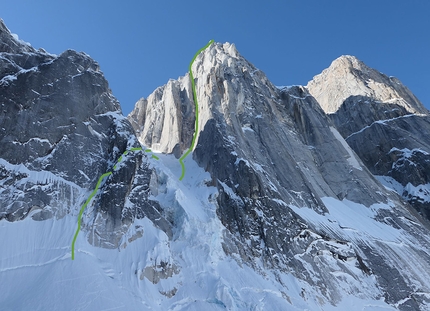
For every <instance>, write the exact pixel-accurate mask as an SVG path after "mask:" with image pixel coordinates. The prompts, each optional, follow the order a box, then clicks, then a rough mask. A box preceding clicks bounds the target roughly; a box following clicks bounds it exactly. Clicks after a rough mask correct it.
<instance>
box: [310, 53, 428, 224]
mask: <svg viewBox="0 0 430 311" xmlns="http://www.w3.org/2000/svg"><path fill="white" fill-rule="evenodd" d="M308 89H309V91H310V93H311V94H313V95H314V96H315V98H316V99H317V100H318V102H319V103H320V104H321V107H322V108H323V109H324V110H325V111H326V112H327V113H329V114H328V116H329V117H330V119H331V120H332V121H333V123H334V124H335V126H336V128H337V129H338V130H339V132H340V133H341V134H342V136H343V137H344V138H345V140H346V141H347V142H348V144H349V145H350V146H351V148H352V149H353V150H354V151H355V152H356V154H357V155H358V156H359V157H360V159H361V160H362V161H363V163H364V164H365V165H366V166H367V168H368V169H369V170H370V171H371V172H372V173H373V174H374V175H376V176H378V179H380V181H381V182H382V183H383V184H385V185H386V186H388V187H390V188H393V189H394V190H396V192H398V194H399V195H401V196H402V197H403V198H404V199H405V200H407V201H408V202H410V203H411V204H412V206H414V207H415V208H416V209H417V210H418V211H419V212H420V213H421V214H422V215H424V216H425V217H426V218H427V219H430V183H429V179H430V170H429V163H430V140H429V137H430V135H429V134H430V115H429V113H428V111H427V109H426V108H425V107H424V106H423V105H422V104H421V102H420V101H419V100H418V99H417V98H416V97H415V96H414V95H413V94H412V93H411V92H410V91H409V90H408V89H407V88H406V87H405V86H404V85H403V84H402V83H401V82H400V81H399V80H398V79H397V78H394V77H387V76H385V75H384V74H382V73H379V72H378V71H376V70H374V69H371V68H369V67H367V66H366V65H364V64H363V63H362V62H361V61H359V60H357V59H356V58H354V57H352V56H342V57H340V58H339V59H337V60H335V61H334V62H333V63H332V64H331V66H330V67H329V68H328V69H326V70H324V71H323V72H322V73H321V74H320V75H318V76H316V77H314V79H313V80H312V81H310V82H309V83H308Z"/></svg>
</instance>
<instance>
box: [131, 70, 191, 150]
mask: <svg viewBox="0 0 430 311" xmlns="http://www.w3.org/2000/svg"><path fill="white" fill-rule="evenodd" d="M194 107H195V105H194V101H193V96H192V91H191V82H190V79H189V77H188V75H187V76H185V77H183V78H180V79H179V80H178V81H175V80H170V81H169V82H168V83H167V84H166V85H164V86H161V87H159V88H157V89H156V90H155V91H154V93H152V94H151V95H149V97H148V98H147V99H144V98H142V99H140V100H139V101H138V102H137V103H136V106H135V108H134V110H133V111H132V112H131V113H130V115H129V116H128V119H129V121H130V123H131V124H132V126H133V128H134V130H135V131H136V135H137V137H138V139H139V141H140V143H141V144H142V145H144V146H147V147H149V148H151V149H152V150H157V151H160V152H164V153H173V154H174V155H175V156H176V157H177V158H179V157H180V155H181V154H182V152H183V151H184V150H185V149H187V148H188V147H189V146H190V145H191V140H192V138H193V133H194V122H195V108H194Z"/></svg>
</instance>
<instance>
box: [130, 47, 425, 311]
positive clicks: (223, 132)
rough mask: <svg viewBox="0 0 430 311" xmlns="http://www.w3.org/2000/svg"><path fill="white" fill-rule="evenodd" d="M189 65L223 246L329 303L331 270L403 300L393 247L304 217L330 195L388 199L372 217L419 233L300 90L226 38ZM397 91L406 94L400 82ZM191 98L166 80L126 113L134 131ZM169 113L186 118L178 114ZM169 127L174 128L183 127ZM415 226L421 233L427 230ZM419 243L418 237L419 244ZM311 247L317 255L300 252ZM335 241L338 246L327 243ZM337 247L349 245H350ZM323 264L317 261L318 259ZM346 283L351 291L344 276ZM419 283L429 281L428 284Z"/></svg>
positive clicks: (200, 151)
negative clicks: (278, 83)
mask: <svg viewBox="0 0 430 311" xmlns="http://www.w3.org/2000/svg"><path fill="white" fill-rule="evenodd" d="M350 61H351V60H350V59H348V62H350ZM192 70H193V74H194V76H195V79H196V93H197V98H198V104H199V125H198V133H197V144H196V146H195V149H194V152H193V158H194V159H195V161H196V162H197V163H198V164H199V165H200V166H202V167H203V168H204V169H205V170H207V171H208V172H210V174H211V177H212V184H213V185H215V186H216V187H217V189H218V193H219V194H218V197H217V204H218V208H217V214H218V217H219V218H220V220H221V222H222V224H223V225H224V226H225V227H226V228H227V231H226V232H225V239H224V244H223V245H224V246H223V247H224V251H225V252H226V253H227V254H230V255H231V256H234V257H236V258H238V256H240V258H241V260H244V261H246V262H248V263H251V264H254V265H255V266H257V264H256V262H260V260H261V261H262V262H264V264H265V265H267V266H268V267H276V269H279V271H284V272H285V271H288V272H291V273H293V274H294V275H297V276H299V275H301V277H300V278H304V279H305V280H306V282H308V283H309V284H312V286H314V288H318V290H317V292H318V293H319V294H320V295H322V296H324V297H326V298H327V299H329V300H330V301H332V302H335V301H336V300H337V299H339V297H340V296H341V295H342V294H341V291H339V288H338V281H339V280H338V279H333V278H332V277H331V275H332V273H335V272H334V271H335V270H336V271H342V273H345V275H349V277H352V278H357V277H359V278H360V277H363V275H368V274H374V275H375V276H376V278H377V282H376V283H377V284H378V285H376V286H377V287H379V288H380V289H382V290H383V292H385V294H384V295H385V298H386V300H387V301H389V302H394V301H399V300H400V299H401V298H400V297H403V296H404V293H402V294H400V292H399V291H398V290H399V286H400V287H404V288H408V289H407V290H406V291H407V292H410V291H411V290H412V289H411V287H409V286H410V285H408V284H410V282H412V279H413V278H415V277H416V275H415V276H413V277H412V278H409V277H406V276H405V275H404V274H403V273H402V269H401V267H400V266H397V265H395V266H393V263H392V259H390V258H394V257H395V256H396V255H395V253H396V250H395V249H393V248H391V247H389V246H387V245H381V244H380V243H379V242H378V237H377V236H376V235H372V234H371V233H369V234H365V236H366V237H365V238H364V236H362V237H361V238H356V237H351V236H349V235H346V234H345V232H346V231H344V230H343V229H341V230H338V229H334V228H332V227H331V226H328V227H326V226H325V225H321V224H320V223H318V222H317V223H315V222H313V221H310V219H309V214H307V213H305V212H304V211H305V210H308V211H309V210H310V211H313V212H312V213H314V215H326V213H331V211H330V210H331V207H332V206H331V204H330V200H328V201H327V197H331V198H336V199H338V200H344V201H347V202H360V203H361V204H364V205H366V206H376V205H377V204H380V203H382V204H386V203H387V204H389V205H391V206H392V207H393V208H392V209H390V210H385V209H384V210H380V211H378V212H376V214H375V219H379V220H377V222H379V221H382V219H387V217H388V218H390V219H394V222H393V223H392V224H391V225H393V226H395V227H397V226H398V228H404V230H406V231H408V232H409V233H408V234H411V237H412V236H414V237H413V238H412V239H413V240H415V239H416V238H418V236H417V235H416V233H414V232H413V231H414V230H415V229H414V230H413V231H411V230H410V229H408V226H409V225H408V224H406V223H404V222H402V221H401V219H402V218H403V217H410V216H411V214H410V211H408V210H407V208H405V206H406V205H404V204H403V203H401V202H400V201H399V199H398V197H397V196H395V195H394V194H392V193H391V192H389V191H387V190H386V189H385V188H384V187H383V186H381V185H380V184H379V183H378V182H377V181H376V180H375V178H374V177H373V175H372V174H371V173H370V172H369V171H368V169H367V168H366V166H365V165H363V164H362V162H361V160H360V158H359V157H357V156H356V154H355V153H354V151H352V150H351V148H350V147H349V146H348V144H347V143H346V142H345V141H344V139H343V138H342V136H341V134H340V133H339V132H338V130H336V128H335V127H334V124H333V122H332V121H331V120H330V118H329V117H328V116H327V115H326V113H325V112H324V110H323V109H321V107H320V105H319V104H318V102H317V101H316V100H315V98H314V97H313V96H312V95H311V94H310V93H309V92H308V91H307V89H306V88H304V87H292V88H285V89H281V90H279V89H277V88H276V87H274V86H273V85H272V84H271V83H270V81H268V79H267V78H266V76H265V75H264V73H262V72H261V71H259V70H258V69H256V68H255V67H254V66H253V65H252V64H250V63H249V62H248V61H246V60H245V59H244V58H243V57H242V56H241V55H240V54H239V53H238V52H237V50H236V49H235V47H234V45H231V44H228V43H226V44H212V45H211V46H210V47H209V48H208V49H206V50H205V51H204V52H203V53H202V54H201V55H199V56H198V57H197V59H196V61H195V62H194V64H193V68H192ZM378 83H379V82H378ZM381 83H382V82H381ZM169 85H175V89H173V88H172V87H170V90H171V91H169V92H173V94H169V93H166V90H168V89H169ZM375 85H376V84H375ZM378 87H380V88H385V86H380V85H378ZM161 92H162V95H160V94H161ZM181 92H182V93H181ZM369 92H370V91H369ZM373 92H374V90H373ZM397 92H398V93H400V92H406V91H404V89H403V88H398V90H397ZM179 93H181V94H184V96H183V97H182V99H181V102H180V103H179V102H178V100H179V98H180V97H178V96H175V94H179ZM190 96H191V94H190V91H189V80H188V78H182V79H179V80H178V81H169V83H168V84H167V86H165V87H163V88H160V89H157V90H156V91H155V92H154V94H152V95H151V96H150V97H149V99H148V100H141V101H140V102H138V103H137V104H136V108H135V110H134V111H133V112H132V113H131V114H130V115H129V119H130V121H131V123H132V124H133V126H134V127H135V129H136V130H137V131H139V130H141V129H142V128H146V127H147V124H151V126H152V127H153V128H163V125H162V124H160V122H165V120H166V118H165V115H166V112H165V111H167V110H169V109H171V108H170V107H175V106H176V107H184V106H185V107H186V108H184V111H187V112H189V111H192V108H191V105H192V100H191V99H190ZM387 96H389V95H387ZM396 96H397V95H396ZM154 98H158V99H159V100H158V101H157V104H158V106H160V107H161V108H158V111H160V112H158V111H155V112H154V111H151V113H152V114H151V115H149V113H148V112H149V110H148V109H147V107H149V102H154ZM175 98H176V99H175ZM390 98H391V97H390ZM401 103H402V105H403V106H404V107H406V108H405V110H406V109H415V110H414V111H416V110H419V111H421V110H422V108H421V107H420V106H418V104H417V103H415V102H414V103H412V104H411V105H409V106H408V103H404V102H403V101H401ZM145 107H146V109H145ZM163 107H164V108H163ZM142 111H145V112H144V113H142ZM143 115H145V116H146V118H145V121H144V124H142V123H141V122H140V121H139V117H138V116H143ZM169 116H173V117H174V118H175V117H176V118H177V119H181V118H185V117H188V116H187V115H185V114H183V113H182V112H179V111H178V110H177V112H176V113H175V112H174V113H169ZM188 118H189V117H188ZM142 119H143V117H142ZM169 120H170V121H169V123H168V125H167V126H168V127H170V125H171V124H180V122H179V121H178V120H174V119H171V118H170V119H169ZM175 128H176V129H177V130H178V131H179V130H180V129H181V127H180V126H175ZM190 128H191V127H188V128H183V127H182V130H183V132H182V134H178V135H173V136H172V137H170V139H171V140H172V141H169V142H168V143H169V144H171V145H179V146H183V147H186V145H184V144H183V143H184V142H183V141H181V139H180V138H179V137H190V136H191V133H189V132H188V131H189V129H190ZM140 137H141V142H142V143H143V144H146V146H147V147H150V148H155V149H157V146H158V145H155V144H153V143H151V142H150V140H145V139H142V136H140ZM144 137H147V136H144ZM157 144H161V145H166V144H167V142H166V141H162V140H161V141H159V142H158V141H157ZM183 147H182V148H183ZM165 150H168V149H165ZM172 152H173V149H172ZM318 217H319V216H318ZM322 217H323V216H322ZM413 217H414V216H413ZM383 222H384V221H383ZM339 225H340V226H341V228H342V225H341V224H339ZM385 225H386V224H385V223H384V226H385ZM391 225H389V226H391ZM345 230H346V229H345ZM402 230H403V229H402ZM419 230H420V232H421V233H422V234H424V235H426V236H427V234H428V233H427V231H426V230H425V229H424V228H421V229H419ZM418 239H419V240H420V242H419V243H425V244H426V242H424V241H422V240H421V239H420V238H418ZM333 241H334V242H333ZM340 241H344V242H340ZM364 241H365V242H364ZM331 243H334V244H331ZM342 243H345V244H342ZM408 243H409V242H408ZM310 245H312V248H313V249H314V250H315V254H313V253H312V252H311V253H308V252H307V251H305V252H303V249H304V248H305V249H306V248H307V247H310ZM333 245H336V246H335V247H334V248H332V246H333ZM341 245H348V247H347V248H348V249H349V250H348V251H346V249H344V248H343V247H342V246H341ZM412 245H413V243H412V244H410V243H409V246H408V252H410V254H411V256H412V257H414V258H419V257H420V256H421V255H422V254H420V252H419V251H418V252H416V251H415V250H413V246H412ZM426 247H427V246H426ZM376 249H379V250H378V252H380V250H383V252H384V253H385V254H386V255H384V256H383V257H379V256H375V250H376ZM317 254H318V255H317ZM324 254H330V255H329V257H330V258H332V257H333V256H334V257H335V258H336V259H335V261H334V262H333V263H330V264H329V262H330V261H331V259H329V258H328V257H325V255H324ZM313 256H317V257H318V260H316V258H317V257H313ZM393 256H394V257H393ZM345 258H350V259H351V260H353V261H354V262H355V263H356V264H355V268H357V269H358V270H357V271H360V272H357V271H352V270H351V269H349V268H348V267H346V266H345V265H344V262H343V260H344V259H345ZM320 260H321V262H324V264H322V265H320V264H319V263H317V262H320ZM426 260H428V258H427V259H426ZM331 264H333V266H330V265H331ZM306 267H307V268H306ZM335 267H336V268H335ZM333 269H334V270H333ZM309 271H312V272H309ZM357 273H358V274H357ZM387 273H388V274H390V278H391V277H392V278H399V279H402V281H401V285H399V284H400V283H396V284H393V283H391V282H387V281H386V280H384V278H385V277H386V275H387ZM359 275H360V276H359ZM322 280H324V281H322ZM344 282H346V283H348V284H349V285H348V286H352V287H353V285H352V284H351V283H349V282H348V281H347V280H346V279H345V280H344ZM420 284H421V285H420V286H424V287H425V288H427V286H428V284H426V283H425V282H421V283H420ZM354 290H355V289H354ZM420 299H421V298H420ZM419 304H420V302H418V303H417V302H413V301H408V302H407V303H405V304H404V306H403V307H404V309H405V310H408V308H412V309H413V308H415V307H417V306H418V305H419Z"/></svg>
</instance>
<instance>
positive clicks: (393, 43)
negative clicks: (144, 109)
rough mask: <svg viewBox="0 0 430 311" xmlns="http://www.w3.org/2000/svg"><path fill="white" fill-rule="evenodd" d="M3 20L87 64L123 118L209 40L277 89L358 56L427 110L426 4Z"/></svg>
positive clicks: (94, 6)
mask: <svg viewBox="0 0 430 311" xmlns="http://www.w3.org/2000/svg"><path fill="white" fill-rule="evenodd" d="M0 17H1V18H3V19H4V21H5V23H6V25H7V26H8V28H9V29H10V30H11V31H12V32H13V33H16V34H18V35H19V37H20V38H21V39H23V40H24V41H27V42H30V43H31V44H32V45H33V46H34V47H35V48H39V47H43V48H45V49H46V50H47V51H48V52H51V53H55V54H60V53H61V52H63V51H64V50H66V49H69V48H70V49H74V50H77V51H84V52H86V53H88V54H89V55H91V56H92V57H93V58H94V59H95V60H96V61H98V62H99V64H100V66H101V69H102V71H103V72H104V74H105V76H106V78H107V79H108V81H109V84H110V87H111V89H112V90H113V93H114V95H115V96H116V97H117V98H118V99H119V101H120V102H121V105H122V109H123V112H124V114H128V113H129V112H130V111H131V110H132V109H133V107H134V104H135V102H136V101H137V100H138V99H139V98H140V97H147V96H148V95H149V94H150V93H151V92H152V91H153V90H154V89H155V88H156V87H158V86H160V85H163V84H165V83H166V82H167V81H168V79H170V78H173V79H176V78H177V77H179V76H182V75H184V74H185V73H186V72H187V69H188V64H189V62H190V61H191V59H192V57H193V56H194V53H195V52H196V51H197V50H198V49H199V48H201V47H202V46H204V45H205V44H206V43H207V42H208V41H209V40H210V39H214V40H215V41H218V42H233V43H235V44H236V47H237V49H238V50H239V52H240V53H241V54H242V55H243V56H245V57H246V58H247V59H248V60H249V61H251V62H252V63H253V64H254V65H255V66H256V67H258V68H259V69H261V70H262V71H264V72H265V73H266V74H267V76H268V77H269V79H270V80H271V81H272V82H273V83H274V84H275V85H291V84H306V83H307V82H308V81H309V80H310V79H312V77H313V76H314V75H316V74H318V73H320V72H321V71H322V70H323V69H324V68H326V67H328V66H329V65H330V63H331V61H332V60H334V59H335V58H337V57H338V56H340V55H343V54H351V55H355V56H357V57H358V58H359V59H361V60H362V61H364V62H365V63H366V64H367V65H369V66H370V67H373V68H376V69H378V70H379V71H382V72H383V73H385V74H387V75H393V76H396V77H398V78H399V79H400V80H401V81H402V82H403V83H404V84H406V86H408V87H409V88H410V89H411V90H412V92H414V93H415V94H416V95H417V96H418V98H419V99H420V100H421V101H422V102H423V103H424V104H425V105H426V107H427V108H430V92H429V89H430V51H429V50H430V1H428V0H409V1H400V0H392V1H388V0H360V1H352V0H351V1H348V0H326V1H323V0H312V1H308V0H300V1H299V0H295V1H290V0H265V1H262V0H261V1H253V0H248V1H237V0H228V1H227V0H216V1H206V0H200V1H194V0H193V1H192V0H181V1H178V0H170V1H168V0H152V1H146V0H124V1H119V0H116V1H112V0H103V1H95V0H85V1H83V0H74V1H66V0H55V1H54V0H37V1H34V0H27V1H25V0H13V1H4V0H2V3H1V11H0Z"/></svg>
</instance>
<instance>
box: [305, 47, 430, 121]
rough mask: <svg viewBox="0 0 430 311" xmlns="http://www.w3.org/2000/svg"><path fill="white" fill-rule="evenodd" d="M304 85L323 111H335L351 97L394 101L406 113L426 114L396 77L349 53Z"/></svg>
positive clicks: (385, 101)
mask: <svg viewBox="0 0 430 311" xmlns="http://www.w3.org/2000/svg"><path fill="white" fill-rule="evenodd" d="M307 88H308V89H309V92H310V93H311V94H312V95H313V96H314V97H315V98H316V99H317V100H318V102H319V103H320V105H321V107H322V108H323V110H324V111H325V112H326V113H335V112H336V111H337V110H339V108H340V107H341V106H342V104H343V103H344V102H345V100H347V99H348V98H349V97H351V96H364V97H367V98H369V99H370V100H373V101H375V102H383V103H388V104H397V105H399V106H401V107H404V108H405V109H406V110H407V111H408V112H409V113H427V109H425V108H424V106H423V105H422V103H421V102H420V101H419V100H418V99H417V98H416V97H415V96H414V95H413V94H412V92H411V91H410V90H409V89H408V88H407V87H406V86H404V85H403V84H402V83H401V82H400V81H399V80H398V79H396V78H394V77H388V76H386V75H385V74H383V73H381V72H379V71H377V70H375V69H372V68H370V67H368V66H367V65H366V64H365V63H363V62H362V61H360V60H359V59H358V58H356V57H355V56H351V55H342V56H340V57H339V58H337V59H335V60H334V61H333V62H332V63H331V65H330V66H329V67H328V68H327V69H324V70H323V72H322V73H320V74H319V75H316V76H315V77H314V78H313V79H312V80H311V81H309V83H308V85H307Z"/></svg>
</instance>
